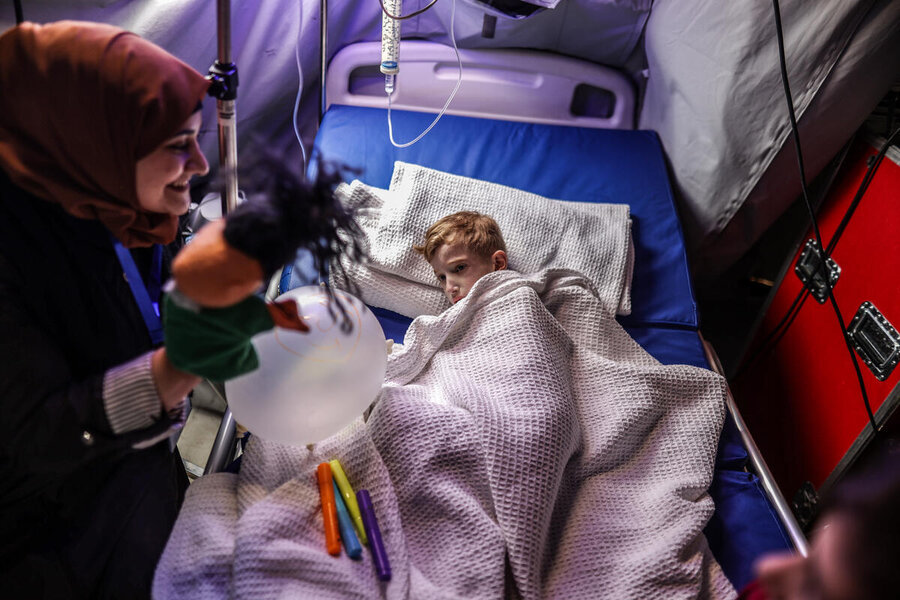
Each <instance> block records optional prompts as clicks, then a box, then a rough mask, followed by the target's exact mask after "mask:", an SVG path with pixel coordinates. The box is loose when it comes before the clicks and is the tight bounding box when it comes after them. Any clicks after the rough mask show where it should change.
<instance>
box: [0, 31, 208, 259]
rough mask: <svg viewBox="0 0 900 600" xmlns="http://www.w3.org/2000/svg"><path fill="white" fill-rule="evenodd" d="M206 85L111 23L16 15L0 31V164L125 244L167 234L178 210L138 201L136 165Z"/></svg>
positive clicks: (162, 239)
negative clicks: (40, 21)
mask: <svg viewBox="0 0 900 600" xmlns="http://www.w3.org/2000/svg"><path fill="white" fill-rule="evenodd" d="M208 85H209V84H208V82H207V81H206V79H205V78H204V77H203V76H202V75H200V73H198V72H197V71H195V70H194V69H192V68H191V67H189V66H188V65H186V64H185V63H183V62H181V61H180V60H178V59H177V58H175V57H174V56H172V55H171V54H169V53H168V52H166V51H165V50H163V49H162V48H160V47H158V46H156V45H154V44H152V43H151V42H148V41H146V40H144V39H142V38H140V37H138V36H137V35H135V34H133V33H129V32H127V31H124V30H122V29H119V28H117V27H113V26H110V25H103V24H97V23H85V22H77V21H60V22H58V23H51V24H48V25H36V24H33V23H23V24H22V25H19V26H18V27H15V28H13V29H10V30H8V31H7V32H6V33H4V34H3V35H2V36H0V168H2V169H3V170H4V171H5V172H6V173H7V175H8V176H9V177H10V178H11V179H12V181H13V182H14V183H15V184H16V185H18V186H19V187H21V188H23V189H25V190H26V191H28V192H30V193H32V194H34V195H35V196H37V197H39V198H42V199H44V200H48V201H50V202H55V203H58V204H60V205H61V206H62V207H63V209H65V210H66V212H68V213H70V214H72V215H74V216H76V217H79V218H82V219H98V220H100V221H101V222H102V223H103V224H104V225H105V226H106V228H107V229H109V230H110V231H111V232H112V233H113V235H115V236H116V237H117V238H118V239H119V240H120V241H121V242H122V243H123V244H125V245H126V246H129V247H134V246H148V245H150V244H153V243H168V242H171V241H172V240H173V239H174V238H175V235H176V233H177V228H178V218H177V217H176V216H174V215H168V214H161V213H154V212H149V211H145V210H143V209H142V208H141V207H140V206H139V205H138V200H137V191H136V188H135V168H136V165H137V161H138V160H140V159H141V158H143V157H145V156H147V155H148V154H150V153H151V152H153V150H155V149H156V148H157V147H158V146H159V145H160V144H162V143H163V142H164V141H165V140H167V139H168V138H170V137H172V136H174V135H175V134H177V133H178V128H179V127H180V126H181V124H182V123H184V121H185V120H187V118H188V117H189V116H190V115H191V114H192V113H193V112H194V110H195V109H196V107H197V104H198V103H199V102H200V101H201V100H202V99H203V97H204V96H205V94H206V90H207V87H208Z"/></svg>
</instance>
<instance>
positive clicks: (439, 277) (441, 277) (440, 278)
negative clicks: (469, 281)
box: [437, 275, 447, 282]
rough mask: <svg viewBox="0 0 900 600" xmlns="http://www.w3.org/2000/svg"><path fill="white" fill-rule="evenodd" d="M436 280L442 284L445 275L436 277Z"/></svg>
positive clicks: (445, 277)
mask: <svg viewBox="0 0 900 600" xmlns="http://www.w3.org/2000/svg"><path fill="white" fill-rule="evenodd" d="M437 278H438V281H441V282H442V281H444V280H445V279H447V276H446V275H438V276H437Z"/></svg>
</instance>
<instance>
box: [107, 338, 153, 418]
mask: <svg viewBox="0 0 900 600" xmlns="http://www.w3.org/2000/svg"><path fill="white" fill-rule="evenodd" d="M152 354H153V353H152V352H147V353H146V354H144V355H142V356H138V357H137V358H135V359H134V360H132V361H130V362H127V363H125V364H123V365H119V366H118V367H113V368H112V369H109V370H108V371H106V373H105V374H104V376H103V407H104V408H105V410H106V418H107V419H108V420H109V425H110V427H111V428H112V430H113V433H115V434H116V435H120V434H123V433H126V432H129V431H136V430H138V429H144V428H146V427H150V426H151V425H153V424H154V423H155V422H156V421H158V420H159V416H160V413H161V412H162V403H161V402H160V400H159V394H158V393H157V392H156V384H155V383H154V382H153V375H152V374H151V372H150V358H151V356H152Z"/></svg>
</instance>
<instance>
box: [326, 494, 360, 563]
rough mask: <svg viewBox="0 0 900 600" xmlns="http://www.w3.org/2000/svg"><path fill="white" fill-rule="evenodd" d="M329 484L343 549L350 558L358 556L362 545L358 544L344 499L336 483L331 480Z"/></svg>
mask: <svg viewBox="0 0 900 600" xmlns="http://www.w3.org/2000/svg"><path fill="white" fill-rule="evenodd" d="M331 485H332V486H334V505H335V507H336V508H337V516H338V525H340V527H341V539H342V540H344V550H346V551H347V556H349V557H350V558H359V557H360V556H362V546H360V545H359V540H358V539H357V538H356V534H355V533H354V532H353V520H352V519H351V518H350V513H348V512H347V507H346V506H344V500H343V499H342V498H341V492H340V490H338V487H337V484H336V483H334V481H332V482H331Z"/></svg>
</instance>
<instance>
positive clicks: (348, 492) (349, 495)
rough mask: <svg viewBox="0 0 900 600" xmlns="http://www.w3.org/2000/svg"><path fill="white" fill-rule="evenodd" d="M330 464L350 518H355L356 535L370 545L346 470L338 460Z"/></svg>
mask: <svg viewBox="0 0 900 600" xmlns="http://www.w3.org/2000/svg"><path fill="white" fill-rule="evenodd" d="M329 464H331V475H332V476H333V477H334V480H335V482H337V486H338V489H340V491H341V494H340V495H341V496H342V497H343V498H344V503H345V504H346V506H347V510H348V511H350V516H351V517H353V527H354V529H356V534H357V535H358V536H359V540H360V541H361V542H362V543H363V544H368V543H369V540H368V539H366V528H365V526H364V525H363V520H362V514H360V512H359V505H358V504H357V503H356V494H354V493H353V488H352V487H351V486H350V482H349V481H348V480H347V475H346V474H345V473H344V468H343V467H342V466H341V463H339V462H338V460H337V459H334V460H332V461H331V462H330V463H329Z"/></svg>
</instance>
